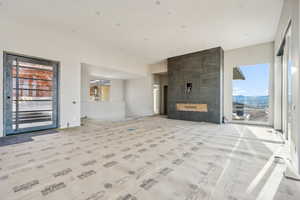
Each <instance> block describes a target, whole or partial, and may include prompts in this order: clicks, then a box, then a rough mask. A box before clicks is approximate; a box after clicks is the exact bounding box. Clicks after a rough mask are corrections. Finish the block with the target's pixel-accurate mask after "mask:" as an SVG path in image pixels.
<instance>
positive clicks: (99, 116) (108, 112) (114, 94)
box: [81, 65, 125, 120]
mask: <svg viewBox="0 0 300 200" xmlns="http://www.w3.org/2000/svg"><path fill="white" fill-rule="evenodd" d="M87 71H88V70H87V67H85V66H84V65H83V66H82V67H81V72H82V73H81V117H88V118H90V119H96V120H122V119H125V101H124V81H123V80H118V79H111V80H110V81H111V85H110V94H109V101H105V102H101V101H92V100H91V99H90V98H89V95H90V94H89V92H90V91H89V84H90V80H95V79H97V78H99V79H101V78H102V77H93V76H91V75H90V74H89V73H88V72H87Z"/></svg>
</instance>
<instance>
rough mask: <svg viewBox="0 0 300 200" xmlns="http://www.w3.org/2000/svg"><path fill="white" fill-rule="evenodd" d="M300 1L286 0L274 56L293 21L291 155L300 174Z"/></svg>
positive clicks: (278, 65)
mask: <svg viewBox="0 0 300 200" xmlns="http://www.w3.org/2000/svg"><path fill="white" fill-rule="evenodd" d="M299 9H300V5H299V1H298V0H285V1H284V5H283V8H282V13H281V18H280V22H279V25H278V30H277V33H276V38H275V51H274V56H275V57H276V55H277V53H278V51H279V49H280V46H281V44H282V41H283V39H284V37H285V33H286V30H287V28H288V25H289V23H290V22H291V37H292V42H291V44H292V47H291V51H292V55H291V56H292V57H291V61H292V105H293V106H292V107H293V110H292V113H291V117H292V126H291V134H292V135H291V136H292V138H293V140H295V141H293V140H290V142H289V143H290V144H291V145H292V146H291V147H292V148H290V149H291V157H292V161H293V164H294V167H295V168H296V169H297V171H298V174H300V135H299V134H300V105H299V102H300V92H299V91H300V66H299V59H300V58H299V53H300V51H299V47H300V44H299V43H300V40H299V33H300V31H299V28H300V25H299V23H300V20H299V17H300V15H299ZM281 74H282V71H281V62H280V59H279V58H278V57H277V58H276V63H275V80H274V85H275V88H276V89H275V117H274V119H275V120H274V123H275V124H274V125H275V128H276V129H281V98H280V97H281V90H280V88H281Z"/></svg>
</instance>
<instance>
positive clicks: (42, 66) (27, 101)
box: [4, 54, 58, 135]
mask: <svg viewBox="0 0 300 200" xmlns="http://www.w3.org/2000/svg"><path fill="white" fill-rule="evenodd" d="M57 68H58V63H56V62H52V61H45V60H40V59H33V58H27V57H23V56H16V55H11V54H5V68H4V70H5V71H4V72H5V78H4V83H5V86H6V87H5V91H4V99H5V104H4V105H5V108H4V123H5V132H6V135H9V134H16V133H22V132H27V131H36V130H43V129H48V128H56V127H57V121H58V119H57V118H58V115H57V112H58V105H57V94H58V93H57V89H58V87H57V73H58V71H57V70H58V69H57Z"/></svg>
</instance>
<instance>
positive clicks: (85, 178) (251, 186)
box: [0, 117, 300, 200]
mask: <svg viewBox="0 0 300 200" xmlns="http://www.w3.org/2000/svg"><path fill="white" fill-rule="evenodd" d="M282 147H283V144H282V142H281V139H280V137H279V136H278V135H276V134H275V133H274V132H273V131H272V129H271V128H270V129H269V128H263V127H255V126H241V125H231V124H226V125H215V124H208V123H198V122H188V121H178V120H170V119H166V118H162V117H148V118H140V119H134V120H129V121H121V122H98V121H87V122H86V123H85V125H84V126H82V127H79V128H74V129H66V130H59V131H58V132H53V131H49V132H48V134H38V133H32V134H24V135H17V136H10V137H4V138H0V155H1V159H0V165H1V169H0V192H1V194H5V200H10V199H22V200H29V199H30V200H34V199H55V200H58V199H74V200H100V199H118V200H129V199H142V200H148V199H149V200H154V199H157V200H158V199H162V200H166V199H173V200H175V199H178V200H183V199H186V200H196V199H231V200H233V199H266V197H265V196H263V195H269V196H270V195H271V196H272V195H274V196H275V199H285V200H288V199H298V198H299V195H300V194H299V193H300V192H299V191H300V190H299V188H300V187H299V183H297V182H293V181H291V180H289V181H288V180H281V179H279V182H278V177H279V178H280V176H276V178H277V180H275V181H274V180H273V181H272V184H271V185H268V184H269V182H270V181H269V180H270V179H271V178H272V174H273V173H275V172H276V170H277V171H278V170H279V171H281V170H283V169H284V167H285V166H284V164H282V162H280V160H279V161H277V162H273V160H274V159H273V158H272V156H273V155H274V153H275V152H276V153H275V154H277V153H278V151H281V148H282ZM276 181H277V182H278V185H276ZM279 184H280V185H279ZM297 184H298V185H297ZM277 187H279V190H278V191H277V192H273V193H272V191H273V190H272V189H276V188H277ZM266 189H267V190H266ZM274 191H276V190H274Z"/></svg>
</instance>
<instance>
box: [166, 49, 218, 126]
mask: <svg viewBox="0 0 300 200" xmlns="http://www.w3.org/2000/svg"><path fill="white" fill-rule="evenodd" d="M223 57H224V54H223V49H222V48H220V47H218V48H213V49H209V50H204V51H200V52H196V53H191V54H187V55H183V56H177V57H173V58H169V59H168V77H169V83H168V85H169V88H168V95H169V96H168V117H169V118H170V119H181V120H190V121H204V122H213V123H221V119H222V105H221V94H222V88H221V85H222V84H221V81H222V71H223V70H222V69H223V59H224V58H223ZM187 83H192V92H191V93H189V94H188V93H186V84H187ZM177 103H195V104H207V105H208V112H186V111H177V110H176V104H177Z"/></svg>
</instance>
